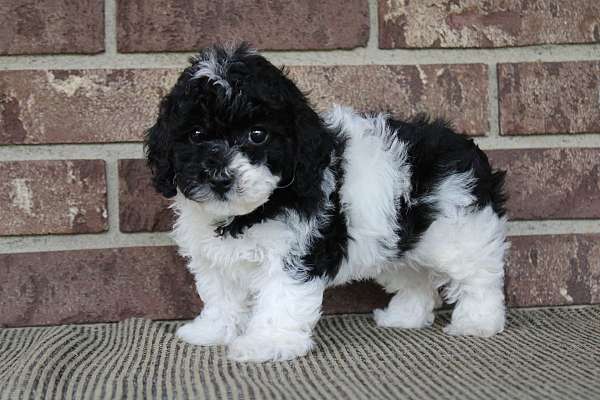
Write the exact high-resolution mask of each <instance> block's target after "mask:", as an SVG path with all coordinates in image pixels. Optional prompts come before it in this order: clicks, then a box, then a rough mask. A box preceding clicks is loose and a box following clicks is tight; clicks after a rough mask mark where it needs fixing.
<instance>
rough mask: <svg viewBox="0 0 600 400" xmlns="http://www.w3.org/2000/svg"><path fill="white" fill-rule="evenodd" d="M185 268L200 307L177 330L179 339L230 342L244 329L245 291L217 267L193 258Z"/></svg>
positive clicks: (204, 343)
mask: <svg viewBox="0 0 600 400" xmlns="http://www.w3.org/2000/svg"><path fill="white" fill-rule="evenodd" d="M189 270H190V271H191V272H192V273H193V274H194V278H195V280H196V289H197V291H198V294H199V295H200V298H201V299H202V302H203V303H204V307H203V308H202V312H201V313H200V315H198V316H197V317H196V318H195V319H194V320H193V321H192V322H189V323H187V324H185V325H183V326H182V327H181V328H179V329H178V330H177V333H176V334H177V336H178V337H179V338H181V339H182V340H184V341H186V342H188V343H191V344H195V345H200V346H211V345H219V344H227V343H230V342H231V341H232V340H233V339H235V338H236V337H237V336H238V335H239V334H240V333H241V331H242V330H243V329H244V327H245V324H246V322H247V318H248V311H249V310H248V306H249V300H248V290H247V288H246V287H244V285H242V284H241V283H240V282H237V281H235V280H234V279H233V277H232V276H230V274H227V272H226V271H224V270H222V269H221V268H218V266H215V265H210V264H209V263H207V262H206V261H205V260H201V259H193V260H192V261H191V262H190V265H189Z"/></svg>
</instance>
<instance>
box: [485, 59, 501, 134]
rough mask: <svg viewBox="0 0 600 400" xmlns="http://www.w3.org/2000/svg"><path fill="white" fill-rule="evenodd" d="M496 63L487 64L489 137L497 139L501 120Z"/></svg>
mask: <svg viewBox="0 0 600 400" xmlns="http://www.w3.org/2000/svg"><path fill="white" fill-rule="evenodd" d="M496 65H497V64H496V63H490V64H487V66H488V123H489V124H490V129H489V131H488V135H487V136H486V137H487V138H491V139H496V138H498V137H499V136H500V121H499V109H500V105H499V104H498V101H499V99H498V74H497V70H496Z"/></svg>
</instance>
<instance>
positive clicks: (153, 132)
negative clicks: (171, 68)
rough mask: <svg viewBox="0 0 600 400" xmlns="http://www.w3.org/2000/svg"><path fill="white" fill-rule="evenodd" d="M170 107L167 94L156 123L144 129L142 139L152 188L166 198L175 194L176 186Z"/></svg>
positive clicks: (169, 97)
mask: <svg viewBox="0 0 600 400" xmlns="http://www.w3.org/2000/svg"><path fill="white" fill-rule="evenodd" d="M171 108H172V100H171V95H167V96H165V97H164V98H163V99H162V101H161V103H160V109H159V114H158V118H157V120H156V123H155V124H154V126H153V127H151V128H150V129H148V130H147V131H146V135H145V140H144V151H145V154H146V162H147V164H148V166H149V167H150V169H151V171H152V183H153V185H154V188H155V189H156V190H157V191H158V192H160V193H161V194H162V195H163V196H165V197H167V198H169V197H173V196H175V195H176V194H177V186H176V184H175V182H174V180H175V169H174V168H173V144H172V141H171V138H170V137H169V136H170V132H169V117H170V114H171Z"/></svg>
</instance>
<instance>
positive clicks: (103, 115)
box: [0, 69, 177, 144]
mask: <svg viewBox="0 0 600 400" xmlns="http://www.w3.org/2000/svg"><path fill="white" fill-rule="evenodd" d="M176 78H177V71H175V70H164V69H162V70H161V69H157V70H53V71H4V72H0V143H10V144H18V143H27V144H29V143H90V142H129V141H139V140H141V138H142V136H143V133H144V130H145V129H146V128H148V127H150V126H151V125H152V124H153V118H154V117H155V114H156V112H157V110H158V103H159V101H160V98H161V97H162V96H163V95H164V94H165V93H166V92H167V90H168V88H170V87H171V86H172V85H173V84H174V83H175V80H176Z"/></svg>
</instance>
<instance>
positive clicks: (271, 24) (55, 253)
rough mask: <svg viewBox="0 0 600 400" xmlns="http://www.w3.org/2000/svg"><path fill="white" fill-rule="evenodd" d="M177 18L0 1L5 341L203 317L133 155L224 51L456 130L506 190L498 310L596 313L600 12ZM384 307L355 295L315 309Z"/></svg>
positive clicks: (269, 5) (103, 4)
mask: <svg viewBox="0 0 600 400" xmlns="http://www.w3.org/2000/svg"><path fill="white" fill-rule="evenodd" d="M190 3H192V4H191V5H188V6H186V7H185V8H181V4H183V3H182V2H177V1H174V0H160V1H159V0H147V1H138V0H135V1H134V0H49V1H45V2H37V1H34V0H22V1H19V2H15V1H12V0H0V69H1V71H0V325H8V326H17V325H32V324H56V323H64V322H89V321H103V320H116V319H121V318H126V317H130V316H146V317H151V318H165V319H167V318H189V317H192V316H193V315H194V314H195V313H196V312H197V311H198V310H199V308H200V307H201V303H200V301H199V300H198V299H196V296H195V294H194V293H193V289H192V285H191V277H190V276H189V275H188V273H187V272H186V271H185V269H184V268H183V263H182V260H181V259H180V258H179V257H178V256H177V255H176V253H175V250H174V248H173V246H172V242H171V241H170V239H169V238H168V236H167V233H166V231H167V230H168V227H169V224H170V222H171V215H170V214H169V211H168V210H167V209H166V208H165V207H166V204H167V203H166V202H165V201H164V200H162V199H161V198H159V197H158V195H156V194H155V193H154V192H153V191H152V190H151V188H150V187H149V185H148V180H149V177H148V171H147V170H146V168H145V166H144V164H143V162H142V161H141V158H142V145H141V143H140V140H141V137H142V132H143V130H144V129H145V128H146V127H148V126H149V125H150V124H151V123H152V119H153V117H154V115H155V113H156V109H157V104H158V100H159V98H160V97H161V96H162V95H163V94H164V93H165V91H166V90H167V89H168V88H169V86H170V85H171V84H172V83H173V81H174V79H175V78H176V76H177V74H178V71H179V70H180V69H181V68H182V67H183V66H184V65H185V64H186V59H187V57H188V56H189V55H191V54H192V52H194V51H195V50H197V49H198V48H199V47H201V46H205V45H207V44H210V43H212V42H213V41H215V40H227V39H245V40H249V41H251V42H253V43H254V44H256V45H257V46H258V47H259V48H261V49H263V50H265V52H266V53H265V54H266V55H267V57H268V58H269V59H270V60H272V61H273V62H275V63H276V64H286V65H289V66H291V72H292V75H293V76H294V77H295V78H296V79H297V81H298V83H299V85H300V87H301V88H302V89H304V90H310V91H311V98H312V100H313V102H314V103H315V104H316V105H317V106H318V107H319V108H323V107H327V106H328V105H329V104H330V103H331V102H333V101H337V102H340V103H346V104H350V105H353V106H355V107H357V108H359V109H371V110H378V109H387V110H391V111H392V112H394V113H395V114H398V115H404V116H406V115H410V114H413V113H415V112H418V111H429V112H430V113H432V114H434V115H440V116H446V117H448V118H451V119H452V120H454V121H455V124H456V126H457V127H458V128H459V129H460V130H462V131H464V132H465V133H466V134H468V135H472V136H474V137H475V138H476V141H477V142H478V143H479V145H480V146H481V147H482V148H484V149H487V150H490V154H491V159H492V160H493V161H494V163H495V164H496V165H497V166H498V167H502V168H506V169H508V171H509V174H508V190H509V192H510V195H511V199H510V201H509V209H510V216H511V217H512V221H511V222H510V226H509V232H510V235H511V241H512V249H511V250H510V254H509V257H508V264H507V281H506V292H507V299H508V302H509V304H511V305H513V306H540V305H565V304H585V303H594V302H595V303H598V302H600V3H598V1H597V0H573V1H570V2H565V1H561V0H537V1H527V0H502V1H500V0H493V1H487V2H478V1H474V0H458V1H449V0H444V1H439V2H420V1H411V2H408V1H403V0H380V1H379V2H377V1H376V0H368V1H367V0H347V1H344V2H339V1H334V0H321V1H297V0H270V1H263V2H254V1H250V0H242V1H231V0H228V1H222V2H214V1H207V0H198V1H195V2H190ZM340 4H343V7H341V6H340ZM436 4H437V5H436ZM482 4H485V5H482ZM385 300H386V296H385V295H384V294H383V293H382V292H381V291H380V290H379V289H377V288H375V287H374V286H372V285H370V284H368V283H367V284H360V285H352V286H349V287H346V288H341V289H335V290H331V291H329V292H328V293H327V299H326V310H327V311H328V312H347V311H356V312H362V311H368V310H370V309H371V308H373V307H374V306H378V305H381V304H383V302H384V301H385Z"/></svg>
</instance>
